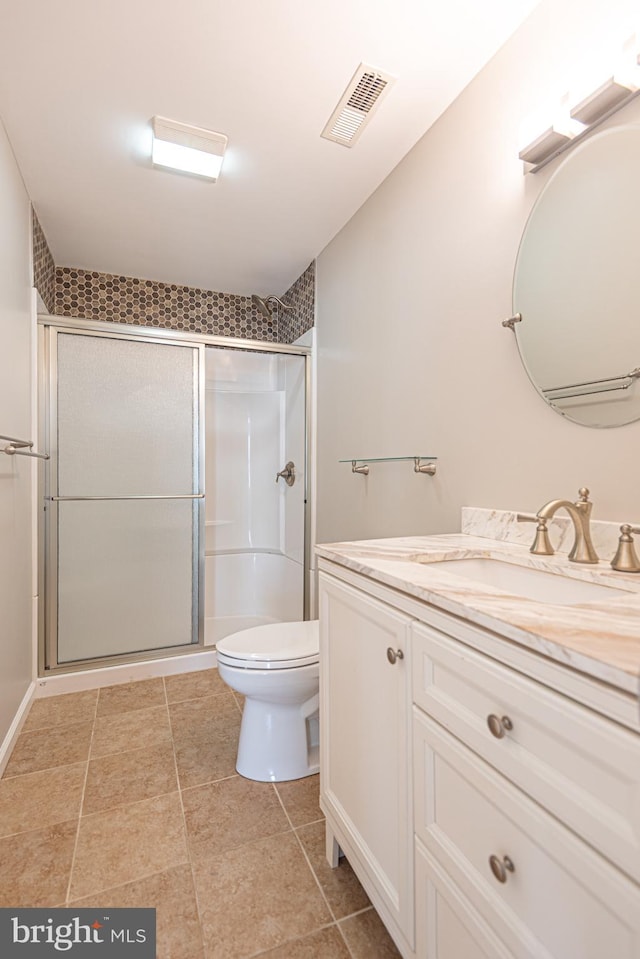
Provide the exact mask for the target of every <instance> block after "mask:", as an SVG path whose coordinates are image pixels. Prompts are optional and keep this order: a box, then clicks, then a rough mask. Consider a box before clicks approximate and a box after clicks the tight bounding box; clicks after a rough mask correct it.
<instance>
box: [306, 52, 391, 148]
mask: <svg viewBox="0 0 640 959" xmlns="http://www.w3.org/2000/svg"><path fill="white" fill-rule="evenodd" d="M394 80H395V77H392V76H390V75H389V74H388V73H382V71H381V70H376V69H375V67H369V66H367V65H366V64H365V63H361V64H360V66H359V67H358V69H357V70H356V72H355V73H354V75H353V77H352V78H351V82H350V83H349V86H348V87H347V89H346V90H345V91H344V93H343V94H342V97H341V98H340V102H339V103H338V105H337V107H336V108H335V110H334V111H333V113H332V114H331V116H330V118H329V122H328V123H327V125H326V127H325V128H324V130H323V131H322V133H321V136H323V137H324V138H325V140H333V142H334V143H341V144H342V145H343V146H345V147H352V146H353V144H354V143H355V142H356V140H357V139H358V137H359V136H360V134H361V133H362V131H363V130H364V128H365V126H366V125H367V123H368V122H369V120H370V119H371V117H372V115H373V112H374V108H375V107H377V106H379V104H380V101H381V99H382V97H383V95H384V94H385V93H386V91H387V90H388V89H389V87H390V86H391V85H392V84H393V82H394Z"/></svg>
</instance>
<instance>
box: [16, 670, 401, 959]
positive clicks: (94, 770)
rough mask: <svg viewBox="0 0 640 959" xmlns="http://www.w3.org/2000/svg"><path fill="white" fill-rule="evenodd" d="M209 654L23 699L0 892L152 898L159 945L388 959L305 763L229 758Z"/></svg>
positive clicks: (326, 958) (229, 720)
mask: <svg viewBox="0 0 640 959" xmlns="http://www.w3.org/2000/svg"><path fill="white" fill-rule="evenodd" d="M240 717H241V704H240V702H239V700H237V699H236V697H235V695H234V694H233V693H232V692H231V690H229V688H228V687H227V686H225V684H224V683H223V682H222V680H220V678H219V676H218V672H217V670H215V669H209V670H203V671H201V672H197V673H187V674H181V675H177V676H168V677H166V678H164V679H149V680H144V681H142V682H136V683H127V684H124V685H121V686H110V687H107V688H104V689H100V690H90V691H87V692H80V693H70V694H67V695H64V696H55V697H51V698H47V699H40V700H36V701H35V702H34V703H33V705H32V707H31V710H30V712H29V715H28V717H27V719H26V722H25V724H24V726H23V729H22V731H21V734H20V736H19V738H18V740H17V742H16V745H15V748H14V750H13V753H12V755H11V758H10V760H9V763H8V765H7V767H6V770H5V773H4V776H3V778H2V779H1V780H0V863H1V866H2V867H1V869H0V906H45V907H46V906H51V907H53V906H63V905H72V904H73V905H77V906H87V907H100V908H102V907H106V906H110V907H118V906H147V907H155V908H156V909H157V934H158V946H157V956H158V957H162V959H248V957H250V956H265V957H269V959H392V957H396V956H398V955H399V953H398V952H397V950H396V948H395V946H394V944H393V942H392V941H391V939H390V938H389V936H388V934H387V932H386V930H385V928H384V926H383V925H382V923H381V921H380V919H379V918H378V915H377V913H376V912H375V910H374V909H373V908H372V907H371V904H370V902H369V900H368V898H367V896H366V894H365V892H364V890H363V889H362V887H361V886H360V884H359V882H358V880H357V879H356V877H355V875H354V873H353V872H352V870H351V868H350V866H349V864H348V863H347V862H346V860H341V864H340V866H339V867H338V869H336V870H332V869H330V868H329V866H328V864H327V862H326V860H325V858H324V823H323V819H322V813H321V811H320V808H319V806H318V777H317V776H313V777H309V778H307V779H301V780H297V781H293V782H286V783H278V784H277V785H274V784H272V783H256V782H252V781H250V780H247V779H243V778H242V777H240V776H238V775H237V774H236V772H235V754H236V746H237V740H238V732H239V728H240Z"/></svg>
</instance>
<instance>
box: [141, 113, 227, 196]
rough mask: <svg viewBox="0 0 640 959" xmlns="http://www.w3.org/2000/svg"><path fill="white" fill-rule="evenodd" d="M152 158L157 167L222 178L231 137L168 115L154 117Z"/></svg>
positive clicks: (210, 177)
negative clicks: (182, 121) (228, 137)
mask: <svg viewBox="0 0 640 959" xmlns="http://www.w3.org/2000/svg"><path fill="white" fill-rule="evenodd" d="M151 124H152V127H153V144H152V150H151V161H152V163H153V165H154V166H158V167H165V168H167V169H170V170H179V171H180V172H182V173H193V174H195V175H196V176H202V177H206V178H207V179H209V180H213V181H214V182H215V180H217V179H218V177H219V176H220V171H221V169H222V161H223V159H224V151H225V149H226V147H227V137H226V136H225V135H224V134H223V133H214V132H213V130H203V129H202V128H201V127H192V126H189V124H187V123H179V122H178V121H177V120H167V118H166V117H153V119H152V121H151Z"/></svg>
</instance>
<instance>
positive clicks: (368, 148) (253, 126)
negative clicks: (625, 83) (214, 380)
mask: <svg viewBox="0 0 640 959" xmlns="http://www.w3.org/2000/svg"><path fill="white" fill-rule="evenodd" d="M536 4H537V0H483V2H482V3H478V0H319V2H316V3H313V4H312V3H310V2H304V0H226V2H223V0H181V2H180V3H175V2H169V0H56V2H51V0H18V2H16V0H0V13H1V22H2V29H1V31H0V115H1V116H2V118H3V119H4V122H5V125H6V128H7V132H8V134H9V137H10V140H11V142H12V144H13V148H14V150H15V153H16V156H17V159H18V163H19V165H20V168H21V170H22V173H23V176H24V179H25V182H26V185H27V189H28V191H29V194H30V196H31V198H32V200H33V203H34V206H35V208H36V211H37V213H38V216H39V218H40V222H41V224H42V227H43V229H44V231H45V234H46V236H47V239H48V241H49V245H50V247H51V251H52V253H53V256H54V259H55V261H56V264H57V265H59V266H77V267H82V268H85V269H92V270H99V271H102V272H107V273H117V274H124V275H127V276H139V277H144V278H147V279H155V280H164V281H166V282H169V283H184V284H188V285H190V286H198V287H203V288H205V289H214V290H219V291H223V292H232V293H245V294H247V293H251V292H255V291H257V292H260V293H265V292H276V293H282V292H283V291H284V290H286V289H287V288H288V287H289V286H290V285H291V283H292V282H293V281H294V280H295V279H296V278H297V277H298V276H299V274H300V273H301V272H302V271H303V270H304V269H305V267H306V266H307V265H308V264H309V262H310V261H311V260H312V259H313V258H314V257H315V256H316V255H317V254H318V253H320V251H321V250H322V249H323V248H324V247H325V246H326V244H327V243H328V242H329V241H330V240H331V238H332V237H333V236H334V235H335V234H336V233H337V232H338V231H339V230H340V228H341V227H342V226H343V225H344V224H345V223H346V222H347V220H349V218H350V217H351V216H352V215H353V214H354V213H355V211H356V210H357V209H358V207H360V206H361V204H362V203H363V202H364V201H365V200H366V199H367V197H368V196H370V194H371V193H372V192H373V191H374V190H375V189H376V187H377V186H378V185H379V184H380V183H381V182H382V180H383V179H384V178H385V177H386V176H387V174H388V173H389V172H390V171H391V170H392V169H393V168H394V167H395V166H396V164H397V163H398V162H399V161H400V160H401V159H402V157H403V156H404V155H405V154H406V153H407V152H408V151H409V150H410V148H411V147H412V146H413V145H414V144H415V143H416V141H417V140H418V139H419V138H420V137H421V136H422V134H423V133H424V132H425V131H426V130H427V129H428V128H429V126H431V124H432V123H433V122H434V121H435V120H436V119H437V117H438V116H439V115H440V114H441V113H442V112H443V110H444V109H445V108H446V107H447V106H448V104H449V103H451V101H452V100H453V99H454V98H455V97H456V96H457V94H458V93H459V92H460V91H461V90H462V89H463V87H464V86H466V84H467V83H468V82H469V81H470V80H471V79H472V77H473V76H474V75H475V74H476V73H477V72H478V70H479V69H480V68H481V67H482V66H483V65H484V64H485V63H486V62H487V60H489V59H490V58H491V56H492V55H493V54H494V53H495V52H496V50H497V49H498V48H499V47H500V46H501V45H502V44H503V43H504V41H505V40H506V39H507V37H508V36H509V35H510V34H511V33H512V32H513V31H514V30H515V29H516V28H517V26H518V25H519V24H520V22H521V21H522V20H523V19H524V17H525V16H526V15H527V14H528V13H529V12H530V11H531V10H532V9H533V7H535V6H536ZM361 62H364V63H367V64H370V65H372V66H374V67H376V68H378V69H380V70H383V71H386V72H388V73H391V74H393V75H394V76H396V77H397V81H396V83H395V84H394V85H393V87H392V88H391V90H390V92H389V93H388V94H387V95H386V96H385V98H384V99H383V101H382V102H381V104H380V107H379V110H378V111H377V112H376V115H375V116H374V117H373V118H372V119H371V122H370V124H369V126H368V127H367V129H366V130H365V131H364V132H363V134H362V136H361V138H360V139H359V140H358V142H357V144H356V145H355V146H354V147H353V148H351V149H348V148H346V147H343V146H339V145H337V144H335V143H331V142H329V141H328V140H324V139H321V137H320V133H321V131H322V129H323V127H324V125H325V123H326V121H327V120H328V118H329V115H330V114H331V112H332V110H333V109H334V107H335V106H336V104H337V101H338V99H339V98H340V96H341V94H342V92H343V90H344V88H345V86H346V85H347V83H348V81H349V80H350V79H351V77H352V75H353V73H354V71H355V70H356V68H357V67H358V65H359V64H360V63H361ZM156 114H159V115H161V116H166V117H170V118H171V119H174V120H180V121H183V122H185V123H192V124H195V125H197V126H201V127H206V128H208V129H212V130H216V131H218V132H221V133H224V134H226V135H227V136H228V138H229V146H228V150H227V156H226V160H225V166H224V169H223V172H222V176H221V178H220V179H219V180H218V182H217V183H211V182H209V181H205V180H198V179H196V178H193V177H188V176H181V175H176V174H172V173H170V172H166V171H163V170H159V169H154V168H152V167H151V164H150V159H149V150H150V142H151V133H150V125H149V121H150V118H151V117H152V116H154V115H156Z"/></svg>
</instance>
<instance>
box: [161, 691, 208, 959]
mask: <svg viewBox="0 0 640 959" xmlns="http://www.w3.org/2000/svg"><path fill="white" fill-rule="evenodd" d="M163 681H164V679H163ZM165 695H166V686H165ZM167 712H168V713H169V732H170V734H171V748H172V750H173V764H174V767H175V771H176V782H177V783H178V797H179V799H180V809H181V810H182V828H183V830H184V842H185V848H186V851H187V862H188V863H189V870H190V872H191V882H192V885H193V897H194V900H195V904H196V914H197V916H198V928H199V930H200V941H201V943H202V951H203V953H204V954H205V956H206V954H207V952H208V949H207V946H206V943H205V941H204V930H203V926H202V912H201V909H200V897H199V896H198V886H197V884H196V876H195V872H194V868H193V867H194V863H193V859H192V858H191V847H190V845H189V832H188V830H187V817H186V814H185V810H184V801H183V798H182V785H181V783H180V773H179V770H178V757H177V755H176V744H175V740H174V738H173V725H172V723H171V710H170V709H169V703H168V702H167ZM192 788H193V787H192Z"/></svg>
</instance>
